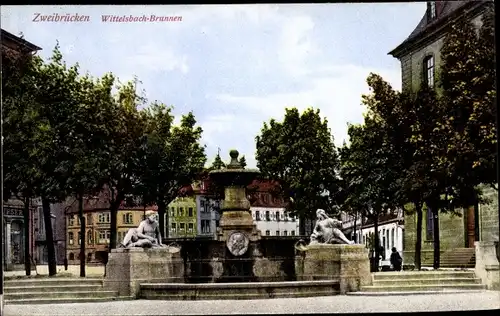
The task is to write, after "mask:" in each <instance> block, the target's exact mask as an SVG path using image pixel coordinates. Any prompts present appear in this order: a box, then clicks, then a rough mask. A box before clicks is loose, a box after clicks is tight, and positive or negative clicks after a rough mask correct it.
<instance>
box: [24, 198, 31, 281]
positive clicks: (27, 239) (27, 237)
mask: <svg viewBox="0 0 500 316" xmlns="http://www.w3.org/2000/svg"><path fill="white" fill-rule="evenodd" d="M23 215H24V270H25V271H26V275H31V253H30V246H31V234H30V219H31V216H30V199H29V198H27V197H26V198H24V214H23Z"/></svg>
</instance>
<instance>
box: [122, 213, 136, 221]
mask: <svg viewBox="0 0 500 316" xmlns="http://www.w3.org/2000/svg"><path fill="white" fill-rule="evenodd" d="M133 220H134V219H133V216H132V213H125V214H123V223H124V224H132V223H133Z"/></svg>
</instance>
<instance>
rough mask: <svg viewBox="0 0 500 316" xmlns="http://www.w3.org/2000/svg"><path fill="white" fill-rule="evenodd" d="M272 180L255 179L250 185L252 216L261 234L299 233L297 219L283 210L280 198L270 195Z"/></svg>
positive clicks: (272, 187)
mask: <svg viewBox="0 0 500 316" xmlns="http://www.w3.org/2000/svg"><path fill="white" fill-rule="evenodd" d="M274 185H275V184H274V183H273V182H272V181H265V180H260V181H259V180H256V181H254V182H253V183H252V184H251V185H250V186H249V188H250V191H251V192H252V193H251V194H250V196H249V199H250V203H251V207H250V211H251V212H252V217H253V220H254V222H255V224H256V225H257V229H258V230H260V233H261V234H262V236H296V235H299V220H298V218H297V217H293V216H290V215H289V214H288V212H286V211H285V207H286V204H285V202H284V200H283V199H282V198H279V197H275V196H273V195H272V193H271V192H272V191H273V189H274Z"/></svg>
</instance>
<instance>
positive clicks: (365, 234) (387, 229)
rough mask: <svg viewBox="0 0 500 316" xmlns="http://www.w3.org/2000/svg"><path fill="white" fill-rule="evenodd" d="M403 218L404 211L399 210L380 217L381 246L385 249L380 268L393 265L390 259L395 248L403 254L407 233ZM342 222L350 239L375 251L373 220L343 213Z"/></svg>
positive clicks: (382, 253) (379, 233)
mask: <svg viewBox="0 0 500 316" xmlns="http://www.w3.org/2000/svg"><path fill="white" fill-rule="evenodd" d="M403 216H404V214H403V210H397V211H394V212H389V213H387V214H382V215H380V216H379V219H378V235H379V245H380V247H381V248H383V251H382V252H381V256H382V258H381V259H380V261H379V267H388V266H390V265H391V264H390V260H389V259H390V256H391V249H392V248H393V247H395V248H396V250H397V251H398V252H399V253H400V254H403V250H404V231H405V226H404V217H403ZM341 220H342V229H343V231H344V233H345V234H346V237H347V238H348V239H350V240H354V241H355V242H356V243H357V244H363V245H365V246H366V248H367V249H369V250H370V251H372V252H373V251H374V249H375V248H374V241H375V225H374V223H373V220H367V219H366V218H362V217H361V216H360V215H359V214H358V215H357V216H352V215H350V214H347V213H345V212H342V213H341ZM372 255H373V254H372Z"/></svg>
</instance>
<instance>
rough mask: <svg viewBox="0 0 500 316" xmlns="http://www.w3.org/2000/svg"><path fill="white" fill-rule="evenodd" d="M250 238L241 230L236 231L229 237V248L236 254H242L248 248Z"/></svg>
mask: <svg viewBox="0 0 500 316" xmlns="http://www.w3.org/2000/svg"><path fill="white" fill-rule="evenodd" d="M248 243H249V239H248V237H247V235H245V234H244V233H241V232H234V233H232V234H231V235H229V238H228V239H227V249H229V251H230V252H231V253H232V254H233V255H234V256H241V255H243V254H244V253H245V252H247V250H248Z"/></svg>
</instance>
